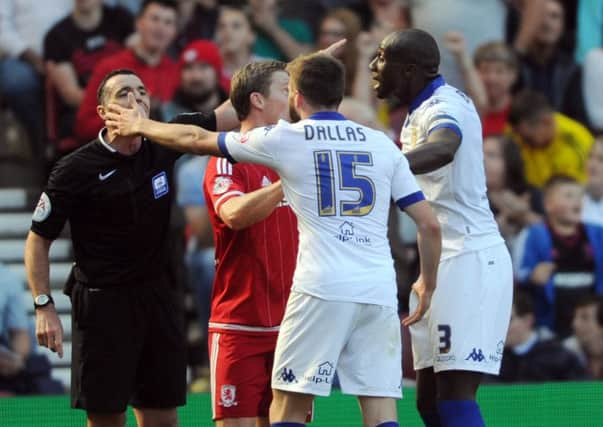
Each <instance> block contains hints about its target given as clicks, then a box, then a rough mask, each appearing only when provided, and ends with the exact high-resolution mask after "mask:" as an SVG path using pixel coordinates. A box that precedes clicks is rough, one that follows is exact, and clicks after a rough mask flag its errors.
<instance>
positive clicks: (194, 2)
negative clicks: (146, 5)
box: [172, 0, 218, 57]
mask: <svg viewBox="0 0 603 427" xmlns="http://www.w3.org/2000/svg"><path fill="white" fill-rule="evenodd" d="M178 11H179V16H180V19H179V24H178V28H179V31H178V36H177V37H176V41H175V42H174V44H173V46H172V50H173V54H174V56H175V57H176V56H178V55H179V54H180V53H181V52H182V50H183V49H184V48H185V46H187V45H188V44H189V43H190V42H192V41H193V40H199V39H202V40H213V39H214V35H215V32H216V21H217V19H218V1H217V0H180V1H178Z"/></svg>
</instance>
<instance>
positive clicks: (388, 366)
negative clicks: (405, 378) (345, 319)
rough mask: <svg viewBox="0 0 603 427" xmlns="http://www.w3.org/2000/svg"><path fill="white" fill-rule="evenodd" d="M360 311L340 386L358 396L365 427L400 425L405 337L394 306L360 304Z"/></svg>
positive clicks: (346, 349)
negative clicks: (399, 410)
mask: <svg viewBox="0 0 603 427" xmlns="http://www.w3.org/2000/svg"><path fill="white" fill-rule="evenodd" d="M357 305H358V307H359V309H360V310H359V314H358V316H357V317H356V322H355V325H354V329H353V330H352V331H351V333H350V337H349V338H348V342H347V343H346V345H345V347H344V348H343V350H342V352H341V356H340V358H339V365H338V368H337V373H338V376H339V382H340V384H341V390H342V391H343V392H344V393H346V394H353V395H355V396H358V400H359V403H360V408H361V409H362V418H363V424H364V426H366V427H376V426H383V427H385V426H387V427H390V426H397V425H398V421H397V420H398V417H397V411H396V401H395V399H400V398H401V397H402V340H401V324H400V317H399V316H398V313H397V311H396V309H395V308H393V307H386V306H379V305H374V304H357Z"/></svg>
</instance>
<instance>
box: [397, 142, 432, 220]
mask: <svg viewBox="0 0 603 427" xmlns="http://www.w3.org/2000/svg"><path fill="white" fill-rule="evenodd" d="M397 157H398V158H397V159H396V162H395V165H394V175H393V178H392V199H393V200H394V201H395V202H396V204H397V205H398V207H399V208H400V209H402V210H404V209H405V208H407V207H408V206H410V205H412V204H414V203H417V202H420V201H421V200H425V196H424V195H423V192H422V191H421V188H420V187H419V184H418V183H417V180H416V179H415V177H414V175H413V174H412V172H411V171H410V166H409V165H408V160H406V157H405V156H404V155H403V154H402V153H399V156H397Z"/></svg>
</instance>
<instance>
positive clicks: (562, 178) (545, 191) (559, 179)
mask: <svg viewBox="0 0 603 427" xmlns="http://www.w3.org/2000/svg"><path fill="white" fill-rule="evenodd" d="M565 184H571V185H582V184H580V183H579V182H578V181H576V179H575V178H572V177H571V176H567V175H553V176H552V177H550V178H549V179H548V180H547V182H545V184H544V187H542V195H543V196H544V197H548V195H549V194H550V192H551V191H553V190H554V189H555V188H557V187H559V186H560V185H565Z"/></svg>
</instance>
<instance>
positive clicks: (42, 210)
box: [31, 193, 52, 222]
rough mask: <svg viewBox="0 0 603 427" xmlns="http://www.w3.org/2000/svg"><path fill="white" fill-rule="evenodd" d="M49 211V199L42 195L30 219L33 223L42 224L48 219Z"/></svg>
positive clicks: (44, 194) (50, 208) (50, 209)
mask: <svg viewBox="0 0 603 427" xmlns="http://www.w3.org/2000/svg"><path fill="white" fill-rule="evenodd" d="M51 211H52V205H51V203H50V199H49V198H48V195H47V194H46V193H42V194H41V195H40V200H38V204H37V205H36V209H35V210H34V213H33V215H32V217H31V219H32V220H33V221H35V222H42V221H44V220H45V219H46V218H48V215H50V212H51Z"/></svg>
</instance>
